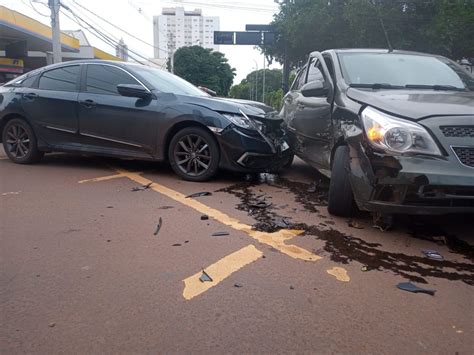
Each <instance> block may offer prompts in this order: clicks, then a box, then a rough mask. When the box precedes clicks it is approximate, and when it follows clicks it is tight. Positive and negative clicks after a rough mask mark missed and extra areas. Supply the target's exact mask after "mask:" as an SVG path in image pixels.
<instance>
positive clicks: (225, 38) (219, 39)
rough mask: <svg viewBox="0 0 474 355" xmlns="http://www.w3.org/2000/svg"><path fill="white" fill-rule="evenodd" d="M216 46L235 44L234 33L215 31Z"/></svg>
mask: <svg viewBox="0 0 474 355" xmlns="http://www.w3.org/2000/svg"><path fill="white" fill-rule="evenodd" d="M214 44H234V32H231V31H214Z"/></svg>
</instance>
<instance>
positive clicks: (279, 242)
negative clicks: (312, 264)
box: [114, 168, 321, 261]
mask: <svg viewBox="0 0 474 355" xmlns="http://www.w3.org/2000/svg"><path fill="white" fill-rule="evenodd" d="M115 170H116V171H117V172H118V173H119V175H118V176H126V177H128V178H129V179H130V180H133V181H135V182H137V183H139V184H142V185H148V184H150V183H151V186H150V188H151V189H153V190H154V191H156V192H159V193H161V194H163V195H166V196H168V197H169V198H171V199H173V200H175V201H177V202H179V203H182V204H183V205H186V206H188V207H191V208H193V209H195V210H196V211H198V212H200V213H202V214H207V215H208V216H209V217H210V218H213V219H215V220H216V221H218V222H220V223H222V224H225V225H227V226H229V227H231V228H233V229H235V230H238V231H241V232H244V233H247V234H248V235H249V236H251V237H252V238H254V239H255V240H257V241H258V242H260V243H263V244H267V245H269V246H271V247H273V248H275V249H277V250H278V251H280V252H282V253H283V254H286V255H288V256H291V257H292V258H295V259H300V260H305V261H317V260H319V259H321V257H320V256H318V255H315V254H313V253H311V252H310V251H308V250H306V249H303V248H301V247H298V246H296V245H287V244H285V241H287V240H289V239H291V238H293V237H296V236H297V235H299V234H301V233H303V232H304V231H301V230H289V229H282V230H280V231H278V232H275V233H266V232H259V231H255V230H252V226H250V225H248V224H244V223H242V222H240V221H239V220H237V219H235V218H232V217H230V216H229V215H227V214H225V213H223V212H221V211H219V210H216V209H214V208H211V207H209V206H206V205H205V204H203V203H201V202H199V201H197V200H195V199H192V198H186V196H185V195H184V194H182V193H180V192H178V191H175V190H172V189H170V188H168V187H166V186H163V185H160V184H158V183H155V182H153V181H151V180H149V179H147V178H145V177H143V176H141V175H140V174H138V173H133V172H130V171H127V170H124V169H120V168H115ZM114 176H115V175H114Z"/></svg>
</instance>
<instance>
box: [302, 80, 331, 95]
mask: <svg viewBox="0 0 474 355" xmlns="http://www.w3.org/2000/svg"><path fill="white" fill-rule="evenodd" d="M301 93H302V94H303V96H305V97H325V96H327V95H328V94H329V89H328V88H327V87H325V86H324V84H323V82H322V81H321V80H314V81H310V82H309V83H306V84H304V85H303V86H302V87H301Z"/></svg>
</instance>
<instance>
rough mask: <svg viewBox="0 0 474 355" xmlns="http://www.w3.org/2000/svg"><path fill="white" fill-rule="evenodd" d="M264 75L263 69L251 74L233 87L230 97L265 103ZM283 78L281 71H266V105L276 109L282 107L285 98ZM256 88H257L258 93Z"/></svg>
mask: <svg viewBox="0 0 474 355" xmlns="http://www.w3.org/2000/svg"><path fill="white" fill-rule="evenodd" d="M263 73H264V70H263V69H260V70H258V71H255V70H254V71H252V72H250V73H249V74H248V75H247V76H246V77H245V79H243V80H242V81H241V82H240V84H238V85H234V86H232V88H231V89H230V92H229V96H230V97H233V98H235V99H245V100H255V101H264V100H263ZM281 77H282V72H281V70H280V69H265V103H266V104H267V105H270V106H272V107H274V108H275V109H277V108H279V107H280V101H281V98H282V97H283V92H281V93H280V91H281V89H280V88H281V79H282V78H281ZM255 87H257V90H256V91H255Z"/></svg>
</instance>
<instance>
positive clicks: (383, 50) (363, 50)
mask: <svg viewBox="0 0 474 355" xmlns="http://www.w3.org/2000/svg"><path fill="white" fill-rule="evenodd" d="M327 52H334V53H336V54H339V53H395V54H408V55H420V56H426V57H439V55H436V54H429V53H422V52H415V51H406V50H401V49H394V50H392V51H390V50H389V49H386V48H338V49H328V50H325V51H324V52H323V53H327Z"/></svg>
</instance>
